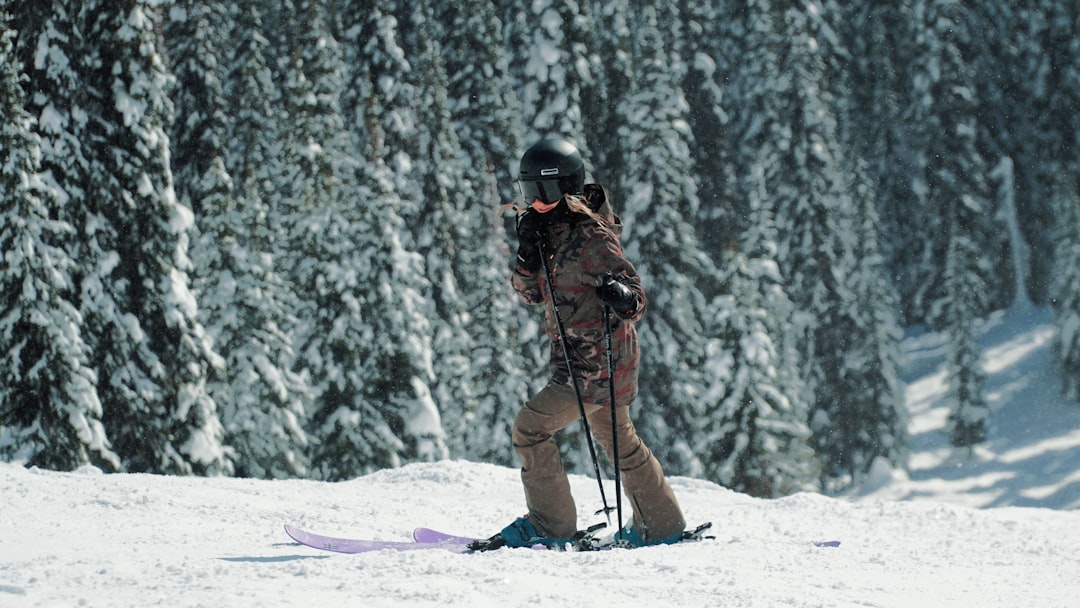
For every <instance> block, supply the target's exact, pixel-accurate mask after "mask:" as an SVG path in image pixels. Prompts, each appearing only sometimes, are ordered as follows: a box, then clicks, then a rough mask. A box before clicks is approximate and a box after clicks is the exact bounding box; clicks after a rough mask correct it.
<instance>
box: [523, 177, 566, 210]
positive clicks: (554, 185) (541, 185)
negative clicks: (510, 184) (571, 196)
mask: <svg viewBox="0 0 1080 608" xmlns="http://www.w3.org/2000/svg"><path fill="white" fill-rule="evenodd" d="M518 187H520V188H521V194H522V196H524V197H525V200H527V201H529V202H532V201H540V202H541V203H548V204H551V203H557V202H559V199H560V198H562V188H560V187H559V178H553V179H530V180H524V179H523V180H518Z"/></svg>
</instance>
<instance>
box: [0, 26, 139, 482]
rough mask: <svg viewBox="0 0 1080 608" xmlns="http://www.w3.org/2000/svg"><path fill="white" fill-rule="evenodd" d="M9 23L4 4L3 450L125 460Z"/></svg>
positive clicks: (7, 454) (64, 460)
mask: <svg viewBox="0 0 1080 608" xmlns="http://www.w3.org/2000/svg"><path fill="white" fill-rule="evenodd" d="M10 24H11V19H10V15H9V14H8V13H7V12H6V11H5V10H3V9H0V117H2V118H0V147H2V148H3V150H4V154H5V156H4V163H3V165H2V166H0V200H2V201H4V203H3V208H2V209H0V251H3V252H4V266H3V268H2V269H0V288H2V291H0V293H2V294H3V296H2V299H0V336H2V337H3V344H4V346H5V349H6V350H5V351H4V352H2V353H0V457H2V458H3V459H4V460H11V459H18V460H23V461H25V462H26V464H27V465H28V466H39V467H44V468H48V469H59V470H71V469H75V468H78V467H79V466H82V465H84V464H88V463H90V462H92V461H93V462H100V463H107V464H108V465H109V466H110V467H111V468H118V467H119V466H120V463H119V461H118V459H117V457H116V455H115V454H114V453H113V452H112V451H111V450H110V449H109V442H108V439H107V438H106V436H105V429H104V426H103V425H102V423H101V415H102V412H101V402H100V401H99V400H98V396H97V387H96V385H97V376H96V375H95V374H94V371H93V370H92V369H91V368H90V366H89V354H90V353H89V348H88V347H87V345H86V343H85V342H84V341H83V338H82V318H81V317H80V316H79V313H78V310H77V309H76V307H75V305H74V300H75V285H74V281H73V276H72V275H73V273H74V269H75V260H73V259H72V258H71V257H70V256H69V255H68V253H67V252H68V250H69V247H70V243H71V241H72V238H73V233H74V232H75V229H74V227H73V226H71V225H70V224H69V223H67V222H65V221H62V220H57V219H53V218H55V217H57V215H58V213H57V211H58V207H59V205H58V199H59V198H60V197H59V195H58V193H57V192H56V191H55V190H53V189H52V188H50V187H49V186H47V185H46V184H44V183H43V182H42V181H41V179H40V177H39V173H38V172H39V169H40V167H39V165H38V162H39V157H40V148H39V146H38V138H37V136H36V135H35V134H34V133H33V131H32V118H31V117H30V115H29V114H28V113H27V112H26V110H25V109H24V103H25V96H24V94H23V90H22V88H21V86H20V80H22V75H21V74H20V73H19V71H18V67H19V66H20V65H21V63H20V62H19V61H18V60H17V58H16V56H15V52H14V46H13V44H12V39H13V38H14V37H15V31H14V30H12V29H9V26H10Z"/></svg>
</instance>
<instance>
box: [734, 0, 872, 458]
mask: <svg viewBox="0 0 1080 608" xmlns="http://www.w3.org/2000/svg"><path fill="white" fill-rule="evenodd" d="M744 10H746V14H745V15H744V16H743V17H742V18H743V19H744V21H742V23H743V24H745V25H744V26H743V29H742V30H741V31H742V32H743V34H744V38H743V45H744V49H743V50H744V55H743V57H744V60H743V62H742V66H740V68H739V69H738V70H737V71H736V74H735V78H734V81H733V87H732V92H733V101H732V105H733V106H738V107H754V108H757V113H756V114H754V115H753V116H750V117H747V118H745V119H741V120H739V121H738V123H737V128H738V129H739V133H738V136H739V138H740V139H739V142H740V147H739V149H738V150H739V151H738V153H737V155H738V156H740V157H742V158H744V159H748V160H749V161H750V166H749V168H748V173H746V174H744V177H743V180H744V181H745V185H744V186H743V190H744V192H746V193H747V194H748V195H749V196H750V202H751V205H757V204H761V203H758V202H757V201H758V200H759V199H764V200H767V201H768V202H767V204H768V205H770V207H771V209H772V210H773V211H774V214H775V216H774V217H775V222H776V231H777V232H776V234H777V239H778V240H777V245H778V248H777V253H776V256H777V257H776V260H777V262H778V263H779V266H780V271H781V273H782V275H783V276H784V278H785V280H786V282H787V286H788V289H787V291H788V293H789V294H790V297H791V299H792V301H793V302H794V304H795V314H794V317H793V322H794V329H795V331H796V333H797V335H798V336H799V341H798V345H799V355H800V359H801V367H802V376H803V378H804V379H805V380H806V381H807V388H808V392H807V395H806V396H805V398H806V399H807V400H808V401H809V402H810V403H812V407H811V413H810V422H811V429H812V430H813V432H814V447H815V451H816V452H817V454H818V457H819V458H820V459H821V460H822V466H823V474H824V475H826V476H831V475H833V474H835V473H836V471H837V469H838V467H839V461H840V460H841V459H842V458H843V456H842V455H843V454H844V453H846V452H848V451H849V449H850V447H849V446H850V443H851V441H852V440H853V439H854V438H853V437H851V436H849V435H850V434H852V433H853V432H854V429H850V428H848V426H847V425H844V424H841V423H840V421H841V419H844V418H850V419H851V420H853V421H854V420H857V419H858V414H857V412H858V410H859V408H860V404H858V403H855V402H854V401H853V395H852V394H850V390H849V389H850V387H849V386H848V381H849V380H850V379H851V377H850V375H849V374H848V373H847V367H848V365H849V355H850V354H851V352H852V341H851V340H852V336H853V334H854V332H855V331H856V328H857V326H858V323H859V320H858V319H857V318H856V317H855V311H856V306H857V304H856V303H857V301H858V299H859V294H858V293H856V292H855V291H854V290H853V286H854V285H853V283H852V281H851V279H852V273H853V260H854V257H855V256H854V251H855V249H856V244H855V233H854V230H853V228H854V226H853V217H854V206H853V202H852V199H851V196H850V193H849V192H848V190H847V186H848V182H847V178H846V176H845V174H844V169H845V168H846V165H845V158H844V152H843V149H842V146H841V138H840V129H839V126H838V122H837V118H836V107H837V106H836V104H835V101H834V99H833V98H832V97H831V95H830V94H829V93H828V88H827V87H826V82H827V80H828V76H829V74H830V65H831V62H832V61H833V58H831V57H829V56H827V52H837V51H836V48H835V46H827V45H823V44H819V43H818V42H817V40H819V39H820V40H832V39H835V38H836V35H835V33H834V32H833V30H832V29H831V28H830V26H829V24H828V23H827V22H824V21H823V20H821V19H818V17H817V16H818V15H821V14H822V13H823V8H822V6H821V5H820V4H819V3H816V2H815V3H810V4H806V5H800V6H797V7H796V6H790V5H789V4H787V3H768V2H760V3H754V4H753V5H752V6H749V7H747V8H746V9H744Z"/></svg>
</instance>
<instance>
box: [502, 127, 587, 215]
mask: <svg viewBox="0 0 1080 608" xmlns="http://www.w3.org/2000/svg"><path fill="white" fill-rule="evenodd" d="M518 185H519V186H520V187H521V194H522V195H524V196H525V198H526V199H527V200H528V201H530V202H531V201H533V200H540V201H541V202H544V203H554V202H556V201H558V200H559V199H560V198H562V195H564V194H582V193H583V192H584V191H585V162H584V161H582V160H581V153H580V152H578V149H577V147H576V146H574V144H572V143H570V142H569V141H567V140H565V139H562V138H560V137H554V138H549V139H542V140H540V141H538V142H536V143H535V144H533V145H532V146H531V147H530V148H529V149H528V150H526V151H525V154H524V155H522V157H521V172H520V174H519V177H518Z"/></svg>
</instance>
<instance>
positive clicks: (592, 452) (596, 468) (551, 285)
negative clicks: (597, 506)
mask: <svg viewBox="0 0 1080 608" xmlns="http://www.w3.org/2000/svg"><path fill="white" fill-rule="evenodd" d="M536 247H537V249H539V250H540V263H541V264H542V265H543V266H544V276H545V277H546V278H547V284H548V294H549V295H550V296H551V308H552V310H553V311H554V313H555V327H556V328H558V330H559V340H561V341H562V351H563V359H565V360H566V373H568V374H570V384H571V385H572V386H573V387H574V397H576V398H577V404H578V412H579V413H580V414H581V426H582V428H583V429H584V430H585V445H587V446H589V456H590V457H591V458H592V465H593V472H594V473H595V474H596V484H597V485H598V486H600V501H601V502H603V503H604V509H603V513H604V515H605V516H607V518H608V525H611V507H609V506H608V503H607V495H605V494H604V482H603V480H601V479H600V463H599V462H597V459H596V447H595V446H594V445H593V440H592V429H590V428H589V418H588V416H587V415H586V414H585V402H584V401H582V399H581V389H580V388H578V382H577V375H576V374H574V366H573V364H572V363H571V362H570V344H569V343H568V342H567V341H566V328H565V327H563V322H562V315H561V314H559V301H558V300H557V299H556V298H555V280H554V277H553V275H552V274H551V267H550V266H548V262H547V257H546V256H545V255H544V246H543V245H542V244H539V243H538V244H537V245H536ZM616 470H618V467H616Z"/></svg>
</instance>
